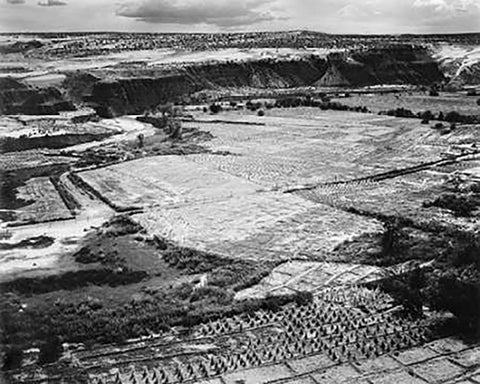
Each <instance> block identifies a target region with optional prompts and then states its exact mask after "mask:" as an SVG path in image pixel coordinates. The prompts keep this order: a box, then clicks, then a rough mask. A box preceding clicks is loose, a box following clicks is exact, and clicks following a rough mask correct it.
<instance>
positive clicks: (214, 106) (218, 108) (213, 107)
mask: <svg viewBox="0 0 480 384" xmlns="http://www.w3.org/2000/svg"><path fill="white" fill-rule="evenodd" d="M209 108H210V112H211V113H213V114H217V113H219V112H221V110H222V106H221V105H220V104H217V103H213V104H211V105H210V107H209Z"/></svg>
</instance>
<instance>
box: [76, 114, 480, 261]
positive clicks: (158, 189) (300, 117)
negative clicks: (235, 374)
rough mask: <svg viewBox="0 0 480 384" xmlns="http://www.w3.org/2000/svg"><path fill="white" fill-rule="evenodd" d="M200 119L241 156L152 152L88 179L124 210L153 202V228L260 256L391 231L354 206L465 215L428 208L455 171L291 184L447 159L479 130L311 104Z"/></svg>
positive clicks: (218, 142) (318, 251)
mask: <svg viewBox="0 0 480 384" xmlns="http://www.w3.org/2000/svg"><path fill="white" fill-rule="evenodd" d="M196 118H197V120H196V121H194V122H190V123H185V125H187V126H190V125H191V126H194V127H197V128H200V129H202V130H206V131H210V132H211V133H212V134H213V135H214V136H215V138H214V139H213V140H212V141H210V142H208V143H207V146H209V147H210V149H211V150H212V151H229V152H230V153H231V154H227V155H225V154H222V155H219V154H215V153H205V154H196V155H188V156H183V157H180V156H158V157H150V158H144V159H139V160H135V161H130V162H125V163H122V164H117V165H113V166H110V167H106V168H101V169H97V170H90V171H86V172H80V173H79V174H78V176H80V177H81V178H82V179H83V181H85V182H86V183H87V184H89V185H90V186H91V187H92V188H93V189H95V190H96V191H97V193H99V194H100V195H101V196H103V198H104V199H106V200H107V201H108V202H109V203H110V205H111V206H113V207H116V208H117V209H122V210H123V209H129V208H143V209H144V212H143V213H139V214H135V215H134V216H133V217H134V218H135V219H136V220H138V221H139V222H140V223H141V224H142V225H143V226H144V227H145V228H146V229H147V231H148V232H149V233H151V234H155V235H158V236H161V237H165V238H168V239H170V240H173V241H175V242H177V243H179V244H181V245H183V246H187V247H192V248H197V249H201V250H205V251H209V252H215V253H219V254H222V255H225V256H229V257H241V258H253V259H282V260H284V259H290V258H297V259H309V258H313V259H316V260H323V258H324V257H325V255H326V254H327V253H328V252H329V251H331V250H332V249H334V248H335V246H337V245H339V244H341V243H342V242H344V241H345V240H349V239H352V238H354V237H356V236H359V235H361V234H365V233H377V232H380V231H381V230H382V226H381V225H380V223H379V222H377V221H376V220H374V219H370V218H367V217H364V216H358V215H354V214H351V213H347V212H346V211H345V210H344V208H348V207H350V206H351V207H353V208H356V209H359V210H362V209H364V210H366V211H368V212H371V213H372V214H376V213H380V214H385V215H402V216H406V217H411V218H413V219H418V218H419V217H425V220H426V221H427V222H428V221H431V220H434V221H435V220H437V221H439V222H440V223H448V222H456V221H455V220H457V219H456V218H454V217H452V215H451V214H449V213H448V212H445V211H444V210H435V209H433V210H431V209H430V210H426V209H424V208H423V207H422V203H423V201H424V200H425V199H428V198H429V197H431V196H433V195H434V193H436V192H438V190H437V189H439V188H440V187H441V185H442V183H443V182H444V180H443V179H444V178H445V176H444V175H443V174H441V175H440V176H438V175H437V176H435V175H434V174H433V173H431V172H430V171H428V170H427V171H422V172H423V173H418V172H417V173H418V174H417V173H415V174H413V175H407V176H405V175H404V176H402V177H398V178H393V179H388V180H386V181H383V182H381V183H379V182H376V183H356V182H353V183H351V184H347V185H346V186H341V187H330V186H326V187H319V188H317V189H314V190H313V191H311V192H310V194H308V193H307V194H302V193H300V194H290V193H284V192H285V191H286V190H289V189H291V188H293V187H298V186H302V185H315V184H316V183H319V184H322V183H326V182H335V181H342V182H345V181H346V182H350V181H353V180H355V179H357V178H361V177H369V176H374V175H377V174H381V173H383V172H386V171H393V170H397V169H402V168H406V167H412V166H418V165H422V164H423V163H429V162H432V161H440V160H442V159H443V158H444V157H445V154H446V152H448V151H451V150H452V148H453V147H454V146H455V145H456V144H459V143H465V142H468V141H471V140H474V139H475V138H476V132H475V131H474V130H473V131H472V130H471V129H470V128H461V129H459V130H458V131H456V132H455V133H454V134H451V135H444V136H441V135H440V134H439V133H438V132H436V131H434V130H432V129H430V128H429V127H428V126H425V125H421V124H420V123H419V122H417V121H415V120H411V119H397V118H392V117H385V116H377V115H372V114H358V113H350V112H347V113H345V112H332V111H321V110H319V109H313V108H298V109H294V110H293V109H292V110H288V109H282V110H276V109H275V110H270V111H268V112H267V116H265V117H258V116H256V115H255V114H246V113H245V112H242V113H237V112H226V113H223V114H219V115H215V116H211V115H207V114H202V113H200V114H197V115H196ZM222 121H224V122H222ZM462 166H463V165H462ZM467 166H470V163H468V164H467ZM454 170H455V169H454ZM436 171H437V172H444V171H445V169H436ZM446 171H447V173H448V172H450V171H451V170H446ZM429 172H430V173H429ZM442 175H443V176H442ZM322 188H323V189H322ZM357 191H358V193H357ZM435 191H436V192H435ZM392 195H395V196H397V198H395V199H391V196H392ZM322 199H323V200H322ZM467 221H468V220H467ZM457 222H458V224H461V225H466V224H468V223H466V220H464V219H458V220H457Z"/></svg>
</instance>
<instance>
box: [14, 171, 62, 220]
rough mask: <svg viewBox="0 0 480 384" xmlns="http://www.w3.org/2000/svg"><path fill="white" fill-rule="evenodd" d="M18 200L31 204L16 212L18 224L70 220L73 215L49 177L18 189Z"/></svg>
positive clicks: (40, 178) (30, 181)
mask: <svg viewBox="0 0 480 384" xmlns="http://www.w3.org/2000/svg"><path fill="white" fill-rule="evenodd" d="M17 198H18V199H22V200H25V201H28V202H30V204H28V205H26V206H24V207H22V208H19V209H18V210H16V216H17V221H18V222H44V221H53V220H62V219H69V218H71V217H72V214H71V213H70V211H69V210H68V208H67V206H66V205H65V203H64V202H63V200H62V198H61V197H60V194H59V193H58V191H57V190H56V189H55V187H54V185H53V184H52V182H51V181H50V179H49V178H48V177H37V178H33V179H30V180H28V181H27V182H26V183H25V185H23V186H21V187H19V188H18V193H17Z"/></svg>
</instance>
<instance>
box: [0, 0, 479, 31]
mask: <svg viewBox="0 0 480 384" xmlns="http://www.w3.org/2000/svg"><path fill="white" fill-rule="evenodd" d="M289 29H290V30H293V29H310V30H316V31H320V32H328V33H443V32H445V33H451V32H475V31H479V32H480V0H0V31H2V32H9V31H39V32H40V31H138V32H142V31H146V32H170V31H172V32H177V31H182V32H203V31H212V32H220V31H226V32H230V31H260V30H289Z"/></svg>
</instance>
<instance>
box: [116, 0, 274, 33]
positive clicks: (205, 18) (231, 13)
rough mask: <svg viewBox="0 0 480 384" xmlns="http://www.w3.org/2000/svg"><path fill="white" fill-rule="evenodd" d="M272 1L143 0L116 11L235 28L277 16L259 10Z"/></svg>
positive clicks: (164, 21) (143, 18)
mask: <svg viewBox="0 0 480 384" xmlns="http://www.w3.org/2000/svg"><path fill="white" fill-rule="evenodd" d="M270 1H271V0H257V1H254V0H243V1H232V2H226V1H222V0H213V1H208V3H207V2H205V1H199V0H176V1H175V0H142V1H140V2H138V3H133V2H127V3H123V4H121V5H120V6H119V8H118V9H117V11H116V14H117V15H119V16H123V17H129V18H135V19H137V20H140V21H144V22H147V23H160V24H210V25H216V26H219V27H235V26H241V25H251V24H257V23H259V22H262V21H269V20H273V19H275V17H274V16H273V15H272V13H270V12H262V11H260V10H259V8H261V6H262V5H264V4H266V3H269V2H270Z"/></svg>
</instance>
